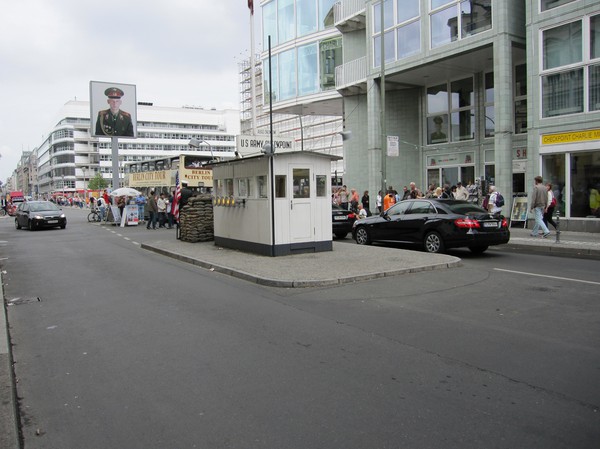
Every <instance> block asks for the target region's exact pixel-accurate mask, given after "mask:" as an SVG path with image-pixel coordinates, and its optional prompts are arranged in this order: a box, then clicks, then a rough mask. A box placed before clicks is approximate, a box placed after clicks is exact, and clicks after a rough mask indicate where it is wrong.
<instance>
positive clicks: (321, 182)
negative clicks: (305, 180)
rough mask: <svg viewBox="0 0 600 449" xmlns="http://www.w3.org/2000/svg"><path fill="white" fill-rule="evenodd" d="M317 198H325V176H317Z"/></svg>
mask: <svg viewBox="0 0 600 449" xmlns="http://www.w3.org/2000/svg"><path fill="white" fill-rule="evenodd" d="M316 184H317V197H318V198H321V197H326V196H327V176H326V175H317V182H316Z"/></svg>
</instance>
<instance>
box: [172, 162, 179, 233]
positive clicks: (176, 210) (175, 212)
mask: <svg viewBox="0 0 600 449" xmlns="http://www.w3.org/2000/svg"><path fill="white" fill-rule="evenodd" d="M180 202H181V183H180V182H179V170H178V171H177V172H176V173H175V196H174V197H173V204H172V205H171V212H172V213H173V217H174V218H175V221H176V222H179V203H180Z"/></svg>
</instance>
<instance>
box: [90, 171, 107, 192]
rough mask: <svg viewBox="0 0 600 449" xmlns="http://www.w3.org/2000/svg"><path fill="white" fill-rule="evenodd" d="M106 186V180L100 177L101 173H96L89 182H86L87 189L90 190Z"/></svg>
mask: <svg viewBox="0 0 600 449" xmlns="http://www.w3.org/2000/svg"><path fill="white" fill-rule="evenodd" d="M107 187H108V182H107V181H106V179H104V178H103V177H102V173H96V176H94V177H93V178H92V179H90V182H89V183H88V189H90V190H102V189H106V188H107Z"/></svg>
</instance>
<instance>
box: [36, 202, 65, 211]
mask: <svg viewBox="0 0 600 449" xmlns="http://www.w3.org/2000/svg"><path fill="white" fill-rule="evenodd" d="M29 210H30V211H31V212H41V211H43V210H52V211H57V210H60V209H59V208H58V207H57V206H56V204H54V203H51V202H49V201H45V202H43V203H29Z"/></svg>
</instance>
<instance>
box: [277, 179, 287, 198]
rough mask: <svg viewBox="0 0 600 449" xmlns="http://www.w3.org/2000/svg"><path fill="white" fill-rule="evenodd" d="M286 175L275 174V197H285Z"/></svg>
mask: <svg viewBox="0 0 600 449" xmlns="http://www.w3.org/2000/svg"><path fill="white" fill-rule="evenodd" d="M286 178H287V176H285V175H276V176H275V198H285V183H286Z"/></svg>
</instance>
